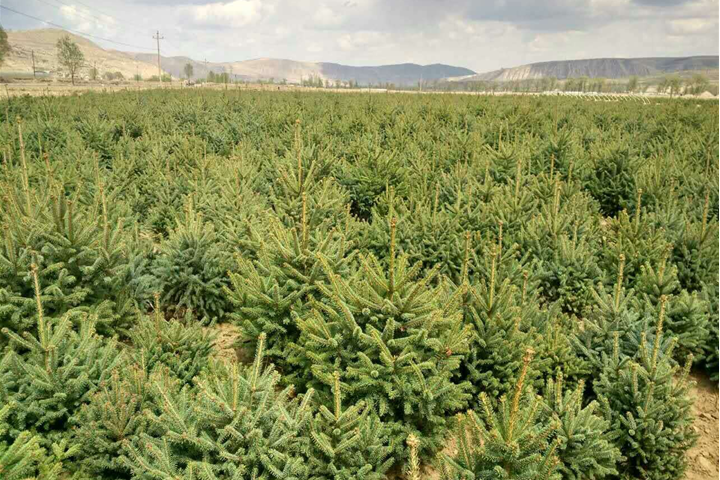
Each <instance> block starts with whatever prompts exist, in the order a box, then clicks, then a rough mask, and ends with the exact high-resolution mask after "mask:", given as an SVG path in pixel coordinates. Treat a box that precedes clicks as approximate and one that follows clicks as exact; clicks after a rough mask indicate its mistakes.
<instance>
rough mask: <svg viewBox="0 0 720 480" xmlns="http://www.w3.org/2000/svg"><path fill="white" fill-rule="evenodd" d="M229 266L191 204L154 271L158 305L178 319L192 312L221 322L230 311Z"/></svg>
mask: <svg viewBox="0 0 720 480" xmlns="http://www.w3.org/2000/svg"><path fill="white" fill-rule="evenodd" d="M228 263H229V262H228V259H227V255H226V254H224V253H223V252H222V250H220V248H219V245H218V239H217V235H216V233H215V229H214V227H213V226H212V224H209V223H207V222H205V221H204V220H203V219H202V217H201V216H199V214H196V213H195V211H194V208H193V206H192V203H190V204H189V205H188V210H187V215H186V216H185V220H184V221H182V222H181V221H178V225H177V227H176V228H175V230H173V231H172V232H170V235H169V237H168V240H167V242H166V243H164V244H163V249H162V251H161V253H160V255H159V257H158V259H157V261H156V262H155V266H154V269H153V273H154V275H155V277H156V278H157V281H158V283H159V286H160V289H161V292H162V293H161V296H160V302H161V305H162V306H163V307H165V308H166V309H168V310H169V311H170V313H172V314H173V315H177V316H180V317H182V316H183V315H184V314H185V313H186V312H191V313H192V314H193V315H195V316H196V317H197V318H198V319H200V320H203V321H205V322H207V321H214V320H223V319H224V317H225V314H226V313H227V312H228V310H229V306H228V301H227V298H226V297H225V293H224V287H226V286H227V284H228V280H227V274H226V271H227V267H228Z"/></svg>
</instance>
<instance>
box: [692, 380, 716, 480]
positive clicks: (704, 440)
mask: <svg viewBox="0 0 720 480" xmlns="http://www.w3.org/2000/svg"><path fill="white" fill-rule="evenodd" d="M693 379H694V380H695V382H697V383H696V385H695V387H693V389H692V391H691V395H692V398H694V400H695V404H694V408H693V410H694V413H695V425H694V428H695V431H696V432H697V433H698V435H700V438H698V441H697V444H696V445H695V447H694V448H692V449H691V450H690V452H688V470H687V472H686V474H685V479H686V480H711V479H717V478H718V475H719V474H718V448H720V444H719V443H718V384H717V383H716V382H713V381H711V380H710V379H709V378H708V377H707V376H706V375H705V374H701V373H695V374H693Z"/></svg>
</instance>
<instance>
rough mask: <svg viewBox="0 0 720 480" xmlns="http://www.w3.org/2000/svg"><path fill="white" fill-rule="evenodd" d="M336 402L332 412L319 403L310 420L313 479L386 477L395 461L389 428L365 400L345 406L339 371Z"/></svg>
mask: <svg viewBox="0 0 720 480" xmlns="http://www.w3.org/2000/svg"><path fill="white" fill-rule="evenodd" d="M333 401H334V408H333V410H332V411H331V410H330V409H328V408H327V407H326V406H325V405H320V408H319V410H318V413H316V414H315V416H314V418H313V419H312V420H311V422H310V438H311V439H312V444H313V447H314V449H313V450H314V451H313V452H312V453H311V454H310V469H311V471H312V472H313V473H312V475H311V476H310V478H312V479H318V480H320V479H325V478H332V479H335V480H345V479H346V480H350V479H363V480H383V479H384V478H385V473H386V472H387V470H388V469H389V468H390V467H391V466H392V465H393V463H394V462H395V459H394V458H393V457H391V456H390V453H391V452H392V450H393V448H392V447H391V446H390V445H388V438H387V437H388V430H387V428H386V427H385V426H384V425H383V424H382V422H381V421H380V419H379V418H378V417H377V415H375V414H374V412H372V410H371V409H369V408H367V407H366V406H365V404H363V403H357V404H355V405H353V406H351V407H349V408H343V406H342V390H341V387H340V373H339V372H335V375H334V384H333Z"/></svg>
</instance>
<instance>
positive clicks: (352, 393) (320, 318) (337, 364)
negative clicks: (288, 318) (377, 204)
mask: <svg viewBox="0 0 720 480" xmlns="http://www.w3.org/2000/svg"><path fill="white" fill-rule="evenodd" d="M390 232H391V242H390V257H389V259H388V261H389V267H387V268H383V267H382V266H381V265H380V263H379V262H378V261H377V260H376V259H375V258H374V257H373V256H371V255H370V256H366V257H361V265H362V272H361V274H360V275H358V276H357V277H356V278H351V279H349V280H345V279H341V278H339V277H338V276H337V275H334V274H332V272H331V270H330V268H329V267H326V269H327V272H328V277H329V282H330V285H329V286H327V287H326V286H320V293H321V294H322V297H323V301H314V302H312V307H313V310H312V311H311V312H310V313H309V314H308V315H306V316H305V317H304V318H298V319H297V321H298V328H300V330H301V332H302V335H301V338H300V341H299V343H298V354H297V355H298V359H299V362H298V364H299V365H302V366H303V368H305V369H307V370H308V371H310V372H312V375H313V377H314V378H313V380H312V381H311V382H310V383H309V385H311V386H312V387H313V388H315V389H316V390H317V391H318V396H319V398H320V401H321V402H323V403H324V404H330V402H331V399H332V394H331V391H332V385H333V382H334V372H335V371H339V372H340V374H341V380H342V386H341V388H343V391H345V392H347V394H348V399H349V401H350V402H353V403H355V402H359V401H363V402H364V403H365V404H366V405H368V406H370V407H371V408H373V409H374V410H375V411H376V412H377V414H378V415H379V416H380V418H381V420H382V421H383V422H385V423H386V424H387V425H388V427H389V428H390V431H391V443H392V444H393V445H395V448H396V449H398V450H402V449H403V448H404V447H403V445H402V442H403V441H404V439H405V438H406V437H407V435H408V434H409V433H416V435H418V434H419V435H418V436H420V438H422V441H423V447H422V450H430V451H433V450H437V449H438V448H439V447H440V445H441V441H442V439H443V436H444V434H445V433H446V431H447V428H448V427H447V418H446V417H447V415H448V414H452V413H454V412H455V411H457V410H459V409H460V408H462V407H463V406H464V405H465V403H466V402H467V399H468V395H467V393H466V391H467V389H468V387H469V384H467V382H465V383H456V382H454V381H453V380H452V377H453V376H454V375H455V374H456V373H457V371H458V368H459V367H460V363H461V360H462V356H463V354H464V353H465V352H466V351H467V348H468V340H469V334H470V331H469V330H468V329H467V328H463V326H462V321H461V319H460V317H459V316H458V315H457V314H446V313H444V312H443V310H442V308H441V306H440V305H439V303H438V293H439V290H438V289H436V288H433V287H431V286H430V282H431V280H432V278H433V277H434V276H435V274H436V272H437V267H436V268H435V269H434V270H433V271H431V272H430V273H429V274H428V275H427V276H425V277H424V278H421V279H419V280H416V278H415V277H416V275H417V272H418V271H419V270H420V268H421V264H420V263H416V264H415V265H414V266H412V267H411V266H410V265H409V264H408V260H407V257H406V256H404V255H402V256H399V257H398V256H397V255H396V252H395V222H394V221H391V224H390ZM323 263H326V262H323Z"/></svg>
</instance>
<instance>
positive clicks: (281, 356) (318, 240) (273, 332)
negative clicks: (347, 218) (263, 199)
mask: <svg viewBox="0 0 720 480" xmlns="http://www.w3.org/2000/svg"><path fill="white" fill-rule="evenodd" d="M310 216H311V215H309V214H308V212H307V205H306V201H305V196H304V195H303V202H302V213H301V218H300V222H299V223H298V224H297V226H296V227H293V228H290V229H288V228H286V227H284V226H283V225H281V224H280V223H279V222H275V223H274V224H273V226H272V227H271V229H270V235H269V237H270V238H269V242H266V241H263V240H259V241H258V242H257V243H258V247H257V249H256V250H255V252H254V253H255V255H254V256H255V257H256V259H255V260H250V259H246V258H241V257H239V258H238V267H237V272H231V273H230V282H231V285H232V289H230V288H228V289H226V292H227V295H228V297H229V298H230V301H231V302H232V303H233V304H234V305H235V306H236V308H237V311H236V312H235V313H233V314H232V315H231V317H232V318H233V319H235V320H236V321H237V323H238V324H239V326H240V328H241V330H242V332H243V339H244V340H245V342H246V343H247V344H249V346H252V347H255V346H256V345H255V343H254V340H255V339H257V338H258V337H259V336H260V334H261V333H265V335H266V336H267V349H266V355H267V357H268V359H270V360H271V361H273V363H275V364H276V365H278V366H279V367H280V368H281V369H282V370H283V373H284V374H285V375H286V377H285V379H286V380H287V381H288V382H293V381H296V379H295V378H294V376H293V375H292V373H291V371H292V368H293V366H292V364H291V363H290V362H291V361H292V355H291V349H290V348H291V346H292V345H294V344H295V343H297V341H298V339H299V338H300V330H299V329H298V328H297V326H296V324H295V320H294V318H293V316H294V315H302V314H303V312H304V311H305V308H306V307H305V305H306V304H307V303H308V301H309V300H310V299H311V298H313V297H314V296H315V295H316V294H317V292H318V289H319V286H320V285H325V284H327V281H328V274H327V272H326V269H325V267H324V266H323V263H322V262H323V261H324V262H325V263H326V265H328V266H329V268H330V271H331V272H334V273H335V274H337V275H342V276H346V275H347V273H348V271H349V265H350V263H351V262H352V260H353V257H354V256H355V253H356V252H355V251H354V250H353V242H351V241H348V240H347V239H346V238H345V236H344V235H343V234H342V233H340V232H338V231H337V230H336V229H328V228H326V226H325V225H324V224H320V225H316V228H314V229H312V230H311V228H310V226H311V225H312V224H313V223H315V222H314V221H312V219H311V218H309V217H310ZM297 381H300V382H301V381H302V380H301V379H298V380H297Z"/></svg>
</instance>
